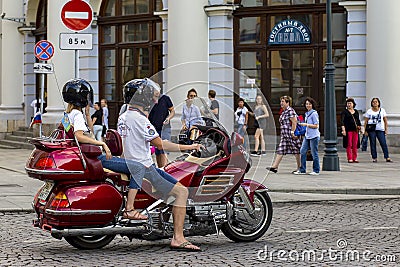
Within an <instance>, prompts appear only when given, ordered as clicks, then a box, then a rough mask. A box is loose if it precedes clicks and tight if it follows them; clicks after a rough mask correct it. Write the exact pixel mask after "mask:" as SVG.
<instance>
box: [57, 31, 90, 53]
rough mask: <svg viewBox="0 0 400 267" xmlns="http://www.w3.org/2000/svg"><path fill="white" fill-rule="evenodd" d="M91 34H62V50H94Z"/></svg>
mask: <svg viewBox="0 0 400 267" xmlns="http://www.w3.org/2000/svg"><path fill="white" fill-rule="evenodd" d="M92 39H93V36H92V34H91V33H60V49H61V50H92V49H93V42H92Z"/></svg>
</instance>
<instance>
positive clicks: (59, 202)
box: [50, 192, 69, 210]
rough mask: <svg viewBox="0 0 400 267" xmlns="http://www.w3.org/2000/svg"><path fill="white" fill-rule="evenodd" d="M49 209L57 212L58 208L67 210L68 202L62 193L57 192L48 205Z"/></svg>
mask: <svg viewBox="0 0 400 267" xmlns="http://www.w3.org/2000/svg"><path fill="white" fill-rule="evenodd" d="M50 208H51V209H54V210H57V209H59V208H69V201H68V198H67V196H66V195H65V194H64V192H59V193H58V194H57V195H56V196H55V197H54V199H53V201H52V202H51V204H50Z"/></svg>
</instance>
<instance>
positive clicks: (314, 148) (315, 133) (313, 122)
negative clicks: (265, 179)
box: [293, 97, 321, 175]
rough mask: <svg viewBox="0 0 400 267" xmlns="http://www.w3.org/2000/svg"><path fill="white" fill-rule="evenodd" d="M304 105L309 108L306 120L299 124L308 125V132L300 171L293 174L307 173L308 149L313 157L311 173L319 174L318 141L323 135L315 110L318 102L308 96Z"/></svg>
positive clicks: (304, 141) (301, 153)
mask: <svg viewBox="0 0 400 267" xmlns="http://www.w3.org/2000/svg"><path fill="white" fill-rule="evenodd" d="M304 107H305V108H306V109H307V112H306V114H305V117H306V118H305V122H303V123H300V122H299V124H300V125H301V126H306V134H305V136H304V139H303V144H302V145H301V148H300V157H301V166H300V168H299V170H298V171H296V172H294V173H293V174H306V162H307V151H308V150H311V155H312V158H313V171H312V172H310V173H309V174H310V175H319V171H320V166H319V157H318V143H319V140H320V137H321V134H320V132H319V116H318V112H317V111H316V110H315V108H316V102H315V100H314V99H313V98H311V97H307V98H306V100H305V101H304Z"/></svg>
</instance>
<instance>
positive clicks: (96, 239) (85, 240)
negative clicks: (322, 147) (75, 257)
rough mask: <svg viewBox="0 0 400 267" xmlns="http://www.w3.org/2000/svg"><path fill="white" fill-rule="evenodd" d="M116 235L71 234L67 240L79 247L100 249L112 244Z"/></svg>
mask: <svg viewBox="0 0 400 267" xmlns="http://www.w3.org/2000/svg"><path fill="white" fill-rule="evenodd" d="M114 238H115V235H90V236H89V235H88V236H86V235H85V236H69V237H65V240H66V241H67V242H68V243H69V244H70V245H72V246H73V247H75V248H77V249H99V248H102V247H104V246H107V245H108V244H110V242H111V241H113V239H114Z"/></svg>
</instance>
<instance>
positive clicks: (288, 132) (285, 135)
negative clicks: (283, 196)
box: [267, 96, 301, 173]
mask: <svg viewBox="0 0 400 267" xmlns="http://www.w3.org/2000/svg"><path fill="white" fill-rule="evenodd" d="M280 101H281V102H280V104H281V108H282V113H281V116H280V117H279V123H280V126H281V141H280V142H279V145H278V149H277V150H276V154H277V155H276V158H275V161H274V163H273V164H272V166H271V167H268V168H267V169H268V170H270V171H272V172H274V173H277V172H278V166H279V163H280V162H281V160H282V158H283V156H284V155H286V154H293V155H294V156H295V158H296V163H297V169H296V170H294V171H293V173H294V172H296V171H298V170H299V168H300V146H301V142H300V139H299V138H298V137H297V136H295V135H294V131H295V130H296V126H297V114H296V111H294V109H293V108H292V107H291V105H292V98H291V97H290V96H282V97H281V98H280Z"/></svg>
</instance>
